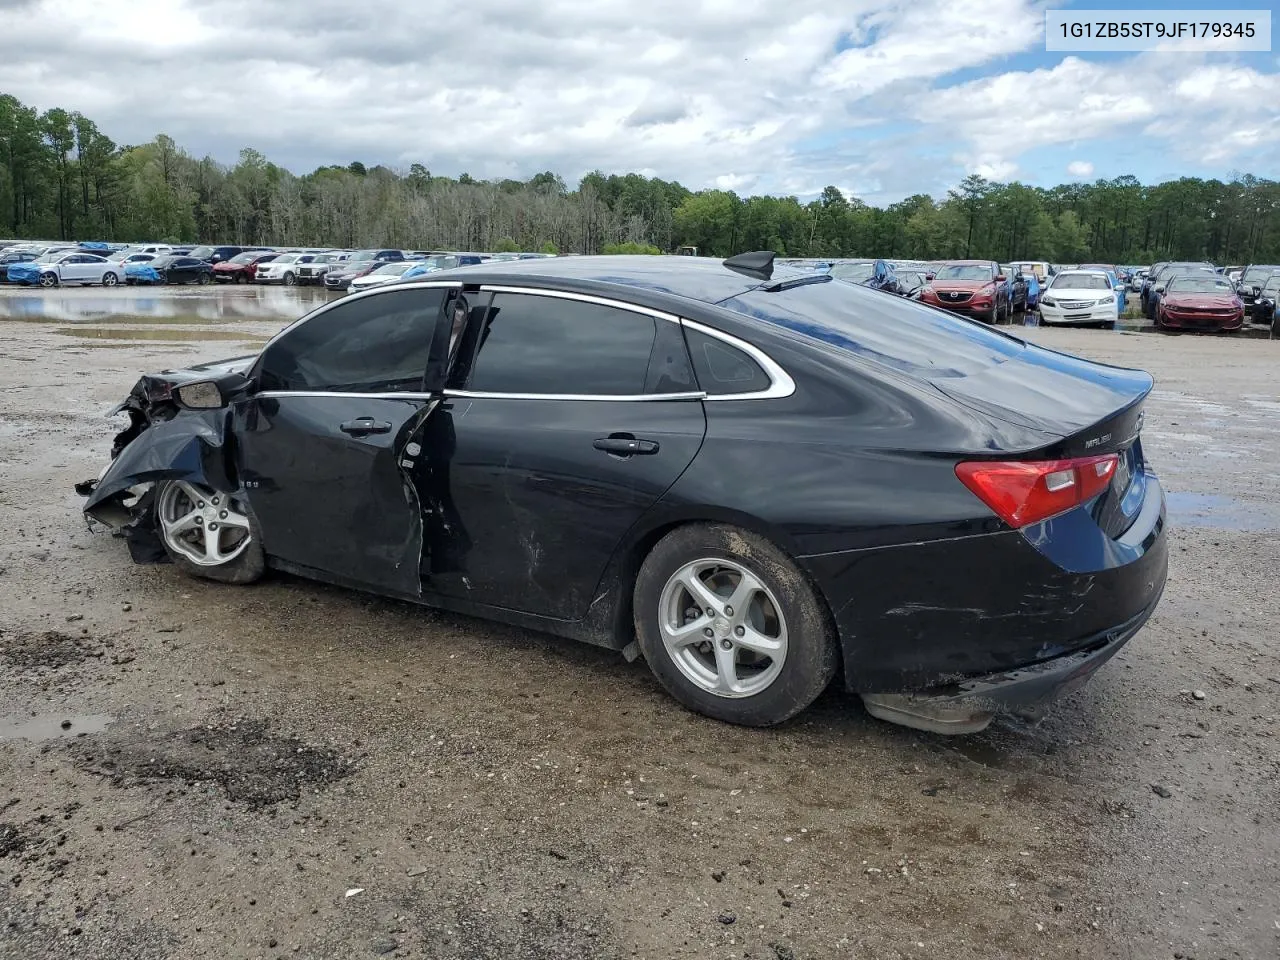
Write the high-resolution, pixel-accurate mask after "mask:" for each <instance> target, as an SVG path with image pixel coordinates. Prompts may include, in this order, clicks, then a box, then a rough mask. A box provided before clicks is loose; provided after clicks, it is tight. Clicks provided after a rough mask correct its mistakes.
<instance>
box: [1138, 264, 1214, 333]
mask: <svg viewBox="0 0 1280 960" xmlns="http://www.w3.org/2000/svg"><path fill="white" fill-rule="evenodd" d="M1192 270H1208V271H1210V272H1212V271H1213V264H1211V263H1208V262H1206V261H1204V260H1200V261H1187V260H1183V261H1166V262H1164V263H1157V264H1155V265H1153V266H1152V268H1151V272H1150V273H1149V274H1148V275H1147V279H1146V280H1145V281H1144V282H1143V284H1142V294H1141V297H1140V300H1141V302H1142V315H1143V316H1144V317H1146V318H1147V319H1148V320H1154V319H1155V315H1156V314H1155V304H1154V302H1153V301H1154V295H1155V294H1157V293H1159V292H1160V291H1162V290H1164V283H1165V281H1167V280H1168V278H1169V276H1170V275H1171V271H1176V272H1182V273H1185V272H1187V271H1192ZM1157 288H1159V289H1157Z"/></svg>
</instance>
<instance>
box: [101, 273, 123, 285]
mask: <svg viewBox="0 0 1280 960" xmlns="http://www.w3.org/2000/svg"><path fill="white" fill-rule="evenodd" d="M119 282H120V278H119V277H117V276H116V275H115V274H114V273H104V274H103V275H102V285H103V286H104V287H114V286H115V285H116V284H117V283H119Z"/></svg>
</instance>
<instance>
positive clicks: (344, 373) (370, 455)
mask: <svg viewBox="0 0 1280 960" xmlns="http://www.w3.org/2000/svg"><path fill="white" fill-rule="evenodd" d="M449 293H450V288H449V287H448V286H446V285H440V286H438V287H430V288H421V287H419V288H407V289H402V290H394V291H387V292H385V293H383V292H380V293H378V294H376V295H373V296H369V297H362V298H358V299H353V300H350V301H343V302H340V303H338V304H336V305H335V306H333V307H331V308H330V309H328V310H326V311H325V312H323V313H321V314H318V315H317V316H314V317H312V318H310V319H308V320H306V321H305V322H303V323H301V324H298V325H297V326H295V327H292V328H290V329H289V330H287V331H286V332H285V333H284V334H283V335H282V336H281V337H279V338H278V339H277V340H275V341H274V342H272V343H271V344H269V345H268V347H267V349H266V350H265V351H264V352H263V355H262V357H261V358H260V359H259V361H258V363H257V364H256V365H255V370H254V371H253V374H252V376H253V378H254V380H255V387H256V392H255V394H254V395H253V396H252V397H251V398H250V399H248V400H246V401H242V402H241V403H239V404H237V406H236V408H235V414H234V415H235V420H234V429H235V436H236V441H237V457H238V467H239V472H240V477H241V479H242V481H243V483H244V486H245V493H246V497H247V499H248V500H249V503H250V505H251V506H252V507H253V509H254V511H255V513H256V515H257V517H258V521H259V523H260V524H261V527H262V542H263V546H264V548H265V550H266V552H267V554H268V556H269V557H271V558H273V559H274V560H275V561H277V562H279V561H283V563H284V564H285V565H286V566H292V567H300V568H305V570H306V571H310V572H316V573H320V574H323V575H328V576H329V577H334V578H338V579H340V580H341V581H344V582H351V583H354V584H358V585H363V586H367V587H369V588H371V589H373V590H376V591H377V592H380V593H389V594H399V595H407V596H416V595H417V594H418V592H419V590H420V583H421V580H420V573H419V567H420V563H421V560H422V549H423V539H422V511H421V509H420V504H419V500H418V497H417V494H416V491H415V486H414V483H413V474H414V472H415V470H417V469H419V461H420V460H421V457H422V449H421V443H422V441H421V436H420V434H421V431H422V428H423V425H424V424H425V423H426V422H427V421H428V419H429V418H430V416H431V414H432V412H433V410H434V409H435V407H436V406H437V405H438V403H439V400H440V391H439V388H440V387H442V386H443V373H441V374H439V375H435V376H434V383H431V384H429V383H428V377H429V376H433V375H432V374H430V373H429V367H431V366H432V364H431V359H432V357H433V351H435V352H436V353H437V354H438V353H439V351H440V349H441V348H440V334H439V329H440V327H441V325H442V322H443V321H442V317H443V305H444V302H445V299H446V297H447V295H448V294H449ZM436 366H439V365H438V364H437V365H436Z"/></svg>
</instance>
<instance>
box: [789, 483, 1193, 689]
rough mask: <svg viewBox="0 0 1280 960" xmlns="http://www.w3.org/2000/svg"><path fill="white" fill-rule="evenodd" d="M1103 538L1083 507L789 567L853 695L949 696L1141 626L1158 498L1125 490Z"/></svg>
mask: <svg viewBox="0 0 1280 960" xmlns="http://www.w3.org/2000/svg"><path fill="white" fill-rule="evenodd" d="M1131 489H1133V490H1134V491H1135V496H1136V497H1138V498H1140V500H1139V502H1138V503H1137V504H1136V505H1135V506H1134V507H1133V513H1132V514H1131V516H1132V517H1133V522H1132V524H1131V525H1130V527H1129V529H1128V530H1127V531H1126V532H1125V533H1124V534H1122V535H1121V536H1119V537H1118V538H1115V539H1113V538H1111V537H1108V536H1107V535H1106V534H1104V533H1103V531H1102V530H1101V529H1099V527H1098V525H1097V523H1096V522H1095V521H1094V519H1093V517H1092V516H1091V515H1090V513H1089V511H1088V510H1087V509H1086V508H1085V507H1079V508H1077V509H1076V510H1072V511H1069V512H1068V513H1066V514H1063V515H1061V516H1059V517H1056V518H1054V519H1052V520H1048V521H1045V522H1044V523H1042V524H1036V525H1033V526H1032V527H1028V528H1026V529H1025V530H1022V531H1015V530H1005V531H1003V532H997V533H990V534H978V535H974V536H962V537H956V538H953V539H948V540H932V541H926V542H923V543H908V544H903V545H901V546H896V547H887V548H873V549H867V550H857V551H849V552H840V553H832V554H823V555H821V556H809V557H801V558H798V559H799V561H800V563H801V564H802V565H803V566H804V567H805V569H806V570H807V571H808V572H809V574H810V575H811V576H812V577H813V579H814V580H815V581H816V582H817V584H818V586H819V587H820V588H821V590H822V592H823V595H824V596H825V597H826V599H827V601H828V604H829V606H830V609H831V610H832V612H833V615H834V619H835V623H836V629H837V631H838V633H839V636H840V642H841V646H842V652H843V659H844V667H845V683H846V685H847V687H848V688H849V689H850V690H851V691H853V692H856V693H859V694H862V695H864V696H865V695H867V694H895V695H902V694H914V695H917V696H921V695H923V696H932V695H934V694H939V693H940V694H942V695H952V694H954V693H955V691H956V689H957V687H958V685H960V684H965V683H969V682H987V681H989V678H991V677H992V676H1007V675H1010V674H1013V673H1018V672H1020V671H1024V670H1028V669H1031V668H1036V667H1038V666H1039V665H1041V664H1048V663H1052V662H1054V661H1060V660H1062V659H1063V658H1067V657H1072V656H1075V655H1077V654H1080V653H1082V652H1086V651H1089V650H1091V649H1093V648H1095V647H1097V646H1098V645H1099V644H1100V643H1102V642H1104V641H1105V640H1106V639H1107V637H1109V636H1111V635H1113V634H1116V633H1117V631H1119V632H1121V633H1123V632H1124V631H1125V630H1126V629H1128V628H1129V627H1132V628H1133V629H1134V630H1136V629H1137V627H1139V626H1141V624H1142V622H1143V621H1144V620H1145V619H1146V616H1148V615H1149V614H1150V611H1151V609H1152V608H1153V607H1154V606H1155V604H1156V602H1157V601H1158V600H1159V598H1160V594H1161V593H1162V591H1163V589H1164V583H1165V579H1166V577H1167V575H1168V565H1169V554H1168V532H1167V528H1166V525H1165V509H1164V491H1163V489H1162V488H1161V486H1160V483H1159V481H1158V480H1157V479H1156V478H1155V476H1154V475H1153V474H1151V473H1149V472H1146V471H1143V472H1142V473H1141V474H1140V475H1139V476H1138V477H1136V478H1135V481H1134V487H1133V488H1131Z"/></svg>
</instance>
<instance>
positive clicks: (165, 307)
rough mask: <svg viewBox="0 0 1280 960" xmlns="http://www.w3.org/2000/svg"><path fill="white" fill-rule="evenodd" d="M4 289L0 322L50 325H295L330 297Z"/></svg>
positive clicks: (279, 291)
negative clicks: (264, 322) (275, 322)
mask: <svg viewBox="0 0 1280 960" xmlns="http://www.w3.org/2000/svg"><path fill="white" fill-rule="evenodd" d="M0 289H2V290H3V293H0V321H4V320H19V321H27V322H48V323H103V322H112V321H115V322H124V321H128V322H132V323H235V322H237V321H254V320H281V321H290V320H294V319H296V318H298V317H300V316H302V315H303V314H304V313H307V312H308V311H310V310H312V309H314V308H315V307H317V306H319V305H320V304H322V303H325V302H326V301H328V300H329V299H331V296H330V295H329V294H327V293H326V292H325V291H324V290H323V289H322V288H318V287H301V288H299V287H235V288H230V289H226V288H223V289H219V288H209V289H200V288H190V289H181V288H178V289H169V288H156V289H148V288H142V289H137V290H135V289H119V288H117V289H115V290H49V291H44V290H25V289H23V290H15V289H12V288H11V289H3V288H0Z"/></svg>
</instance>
